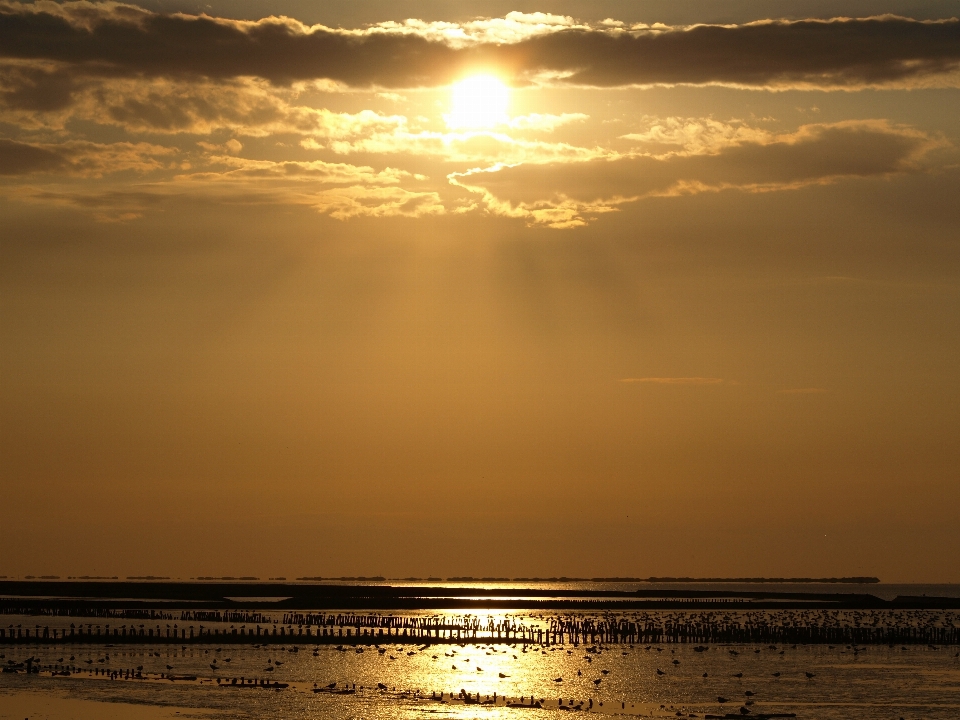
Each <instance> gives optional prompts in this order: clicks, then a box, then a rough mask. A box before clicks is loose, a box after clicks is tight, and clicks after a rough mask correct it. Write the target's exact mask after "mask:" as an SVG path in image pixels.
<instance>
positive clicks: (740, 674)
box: [731, 672, 743, 680]
mask: <svg viewBox="0 0 960 720" xmlns="http://www.w3.org/2000/svg"><path fill="white" fill-rule="evenodd" d="M731 677H735V678H737V679H738V680H739V679H740V678H742V677H743V673H742V672H738V673H734V674H733V675H732V676H731Z"/></svg>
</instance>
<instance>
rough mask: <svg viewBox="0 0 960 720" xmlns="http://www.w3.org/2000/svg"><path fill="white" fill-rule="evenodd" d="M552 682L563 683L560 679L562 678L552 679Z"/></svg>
mask: <svg viewBox="0 0 960 720" xmlns="http://www.w3.org/2000/svg"><path fill="white" fill-rule="evenodd" d="M553 681H554V682H563V678H562V677H559V678H554V679H553Z"/></svg>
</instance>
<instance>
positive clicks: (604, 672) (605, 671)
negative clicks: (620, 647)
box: [600, 670, 610, 675]
mask: <svg viewBox="0 0 960 720" xmlns="http://www.w3.org/2000/svg"><path fill="white" fill-rule="evenodd" d="M600 674H601V675H609V674H610V671H609V670H601V671H600Z"/></svg>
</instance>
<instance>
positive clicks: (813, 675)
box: [804, 672, 816, 680]
mask: <svg viewBox="0 0 960 720" xmlns="http://www.w3.org/2000/svg"><path fill="white" fill-rule="evenodd" d="M804 675H806V676H807V680H809V679H810V678H815V677H816V674H814V673H812V672H805V673H804Z"/></svg>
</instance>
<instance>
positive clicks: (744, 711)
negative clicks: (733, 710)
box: [740, 705, 750, 715]
mask: <svg viewBox="0 0 960 720" xmlns="http://www.w3.org/2000/svg"><path fill="white" fill-rule="evenodd" d="M740 714H741V715H749V714H750V708H746V707H744V706H743V705H741V706H740Z"/></svg>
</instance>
